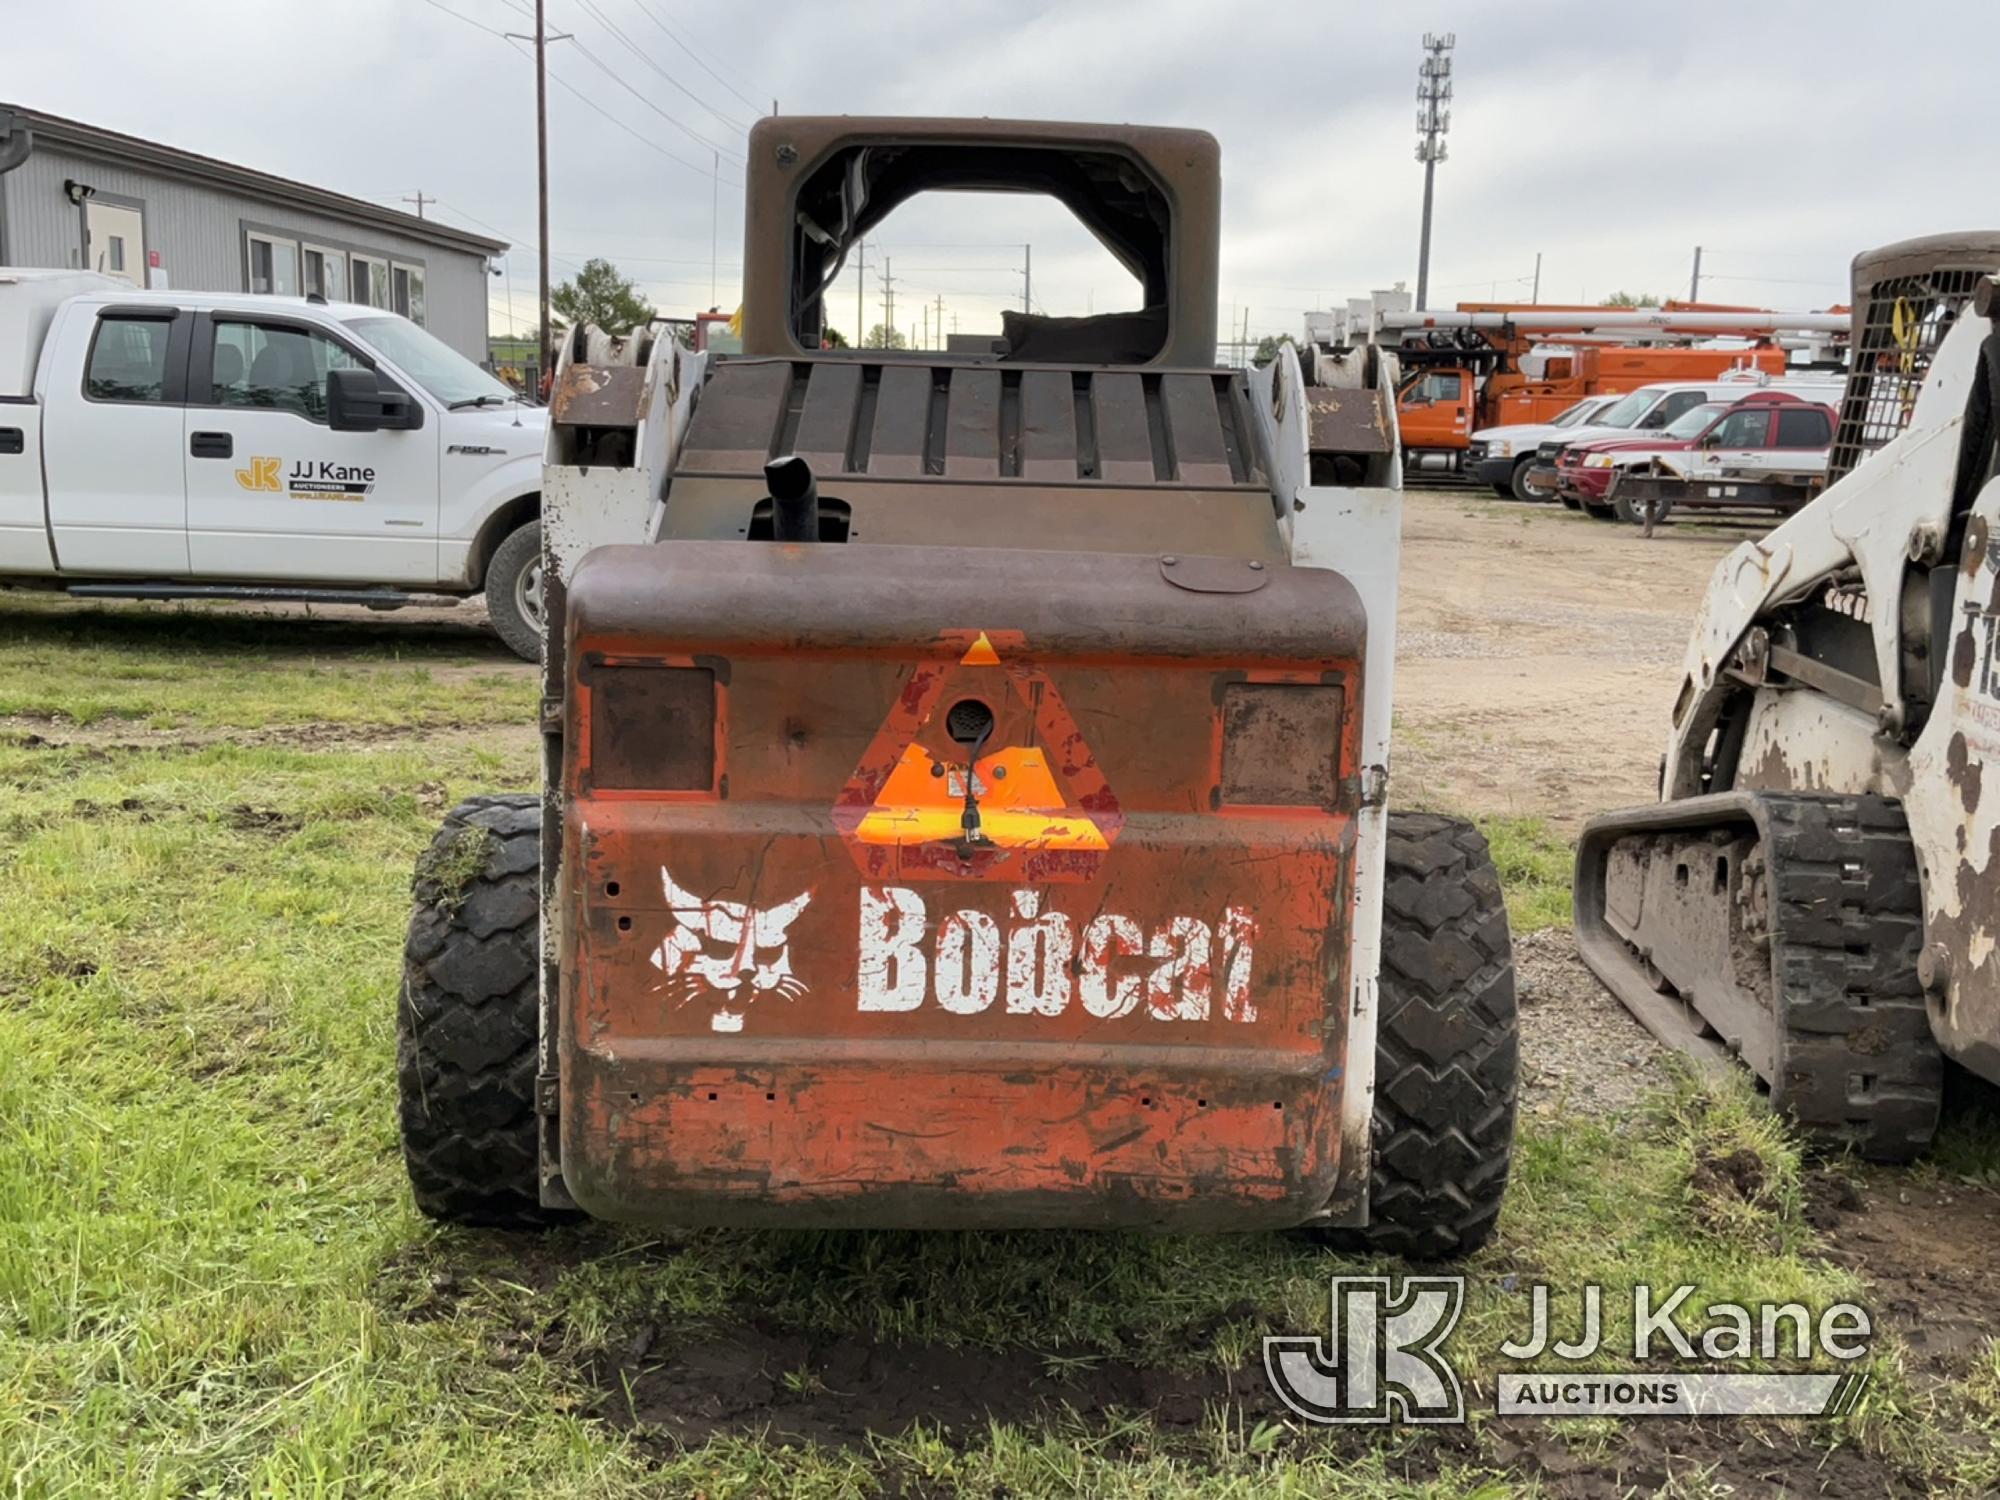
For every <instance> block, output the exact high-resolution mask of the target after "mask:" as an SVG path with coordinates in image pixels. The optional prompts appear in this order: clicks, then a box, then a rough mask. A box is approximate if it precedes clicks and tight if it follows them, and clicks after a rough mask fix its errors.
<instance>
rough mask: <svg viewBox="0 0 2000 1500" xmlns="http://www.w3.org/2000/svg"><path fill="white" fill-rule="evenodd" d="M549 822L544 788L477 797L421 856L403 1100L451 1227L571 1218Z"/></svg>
mask: <svg viewBox="0 0 2000 1500" xmlns="http://www.w3.org/2000/svg"><path fill="white" fill-rule="evenodd" d="M517 535H518V533H517ZM541 827H542V805H541V798H540V797H539V796H537V795H536V794H534V793H532V792H514V793H508V794H505V795H500V796H489V797H472V798H468V799H467V800H466V801H464V802H461V803H459V805H458V806H457V807H455V808H453V809H452V810H451V812H450V814H449V815H448V816H447V817H446V818H445V820H444V826H443V827H442V828H440V829H439V830H438V833H437V837H436V838H434V839H432V840H431V845H430V848H429V850H427V851H426V852H425V854H424V855H423V857H422V858H420V859H419V860H418V861H417V872H416V879H415V881H414V883H413V891H414V894H415V898H416V904H415V908H414V910H413V911H412V912H411V915H410V931H409V937H408V939H407V941H406V943H405V944H404V948H403V991H402V997H401V1000H400V1003H399V1004H398V1005H397V1007H396V1091H397V1095H398V1100H397V1103H398V1114H399V1116H400V1121H401V1125H402V1135H403V1162H404V1165H405V1166H406V1167H407V1168H408V1170H409V1174H410V1186H411V1188H412V1189H413V1190H414V1191H415V1195H416V1200H417V1207H418V1208H420V1209H422V1210H423V1211H424V1213H426V1214H428V1215H429V1216H430V1217H431V1218H433V1219H442V1220H445V1221H446V1222H448V1223H453V1224H484V1225H498V1226H505V1227H515V1228H524V1227H531V1226H536V1225H543V1224H551V1223H556V1222H559V1221H561V1220H563V1219H566V1218H569V1217H572V1215H569V1214H567V1213H564V1212H563V1211H560V1210H555V1209H545V1208H543V1207H542V1204H541V1194H540V1190H539V1187H538V1185H537V1184H538V1179H539V1169H538V1164H537V1144H536V1119H535V1073H536V1069H537V1066H538V1061H539V1057H538V1053H539V1042H538V1037H539V998H538V997H539V993H540V986H539V979H540V971H541V940H540V917H541V894H540V892H541Z"/></svg>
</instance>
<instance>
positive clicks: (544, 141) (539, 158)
mask: <svg viewBox="0 0 2000 1500" xmlns="http://www.w3.org/2000/svg"><path fill="white" fill-rule="evenodd" d="M547 11H548V0H535V34H534V35H533V36H531V37H528V36H522V35H521V34H520V33H519V32H514V31H510V32H508V33H507V37H508V39H509V40H510V41H517V42H533V43H534V44H535V182H536V186H537V196H538V198H539V205H538V209H537V217H538V220H539V223H538V226H537V229H538V242H537V244H536V247H535V258H536V260H537V261H538V262H540V267H541V282H542V295H541V302H542V328H541V342H540V344H539V345H538V346H537V347H538V348H539V349H540V351H541V353H540V356H539V358H540V372H541V378H542V379H543V380H545V381H546V380H548V379H549V378H550V375H551V373H552V366H553V365H554V363H555V355H554V349H553V347H552V344H551V340H550V338H549V43H550V42H566V41H568V40H569V38H570V33H568V32H567V31H559V32H557V33H556V34H555V35H554V36H550V35H549V23H548V14H547ZM433 201H435V200H433ZM535 394H537V395H540V394H541V393H540V392H539V391H538V392H536V393H535Z"/></svg>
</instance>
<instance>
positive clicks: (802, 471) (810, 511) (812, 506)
mask: <svg viewBox="0 0 2000 1500" xmlns="http://www.w3.org/2000/svg"><path fill="white" fill-rule="evenodd" d="M764 483H765V484H766V485H768V486H769V487H770V491H771V539H772V540H773V541H778V542H816V541H818V540H819V482H818V481H817V480H815V479H814V478H813V471H812V465H811V464H809V463H807V462H806V461H805V460H804V459H803V458H800V457H799V456H798V455H797V454H796V453H787V454H785V455H784V456H783V457H780V458H774V459H772V460H771V461H770V462H769V463H767V464H765V465H764Z"/></svg>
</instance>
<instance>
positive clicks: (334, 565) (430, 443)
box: [187, 312, 442, 584]
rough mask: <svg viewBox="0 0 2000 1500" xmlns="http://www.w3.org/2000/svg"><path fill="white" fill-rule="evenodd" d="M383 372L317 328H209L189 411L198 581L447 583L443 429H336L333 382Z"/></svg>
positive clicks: (196, 361) (230, 323)
mask: <svg viewBox="0 0 2000 1500" xmlns="http://www.w3.org/2000/svg"><path fill="white" fill-rule="evenodd" d="M374 363H375V361H374V359H373V358H372V357H371V356H370V355H369V354H368V353H367V352H366V351H364V350H363V348H362V347H361V346H360V345H359V344H356V343H354V342H352V341H350V340H349V339H348V338H346V337H345V336H344V335H342V334H341V333H339V332H338V331H337V330H334V329H332V328H328V327H326V326H325V325H323V324H320V323H316V322H312V321H308V320H304V319H297V320H295V319H291V318H287V317H284V316H283V315H272V314H265V313H261V312H260V313H242V314H238V313H233V312H216V313H213V314H209V313H204V314H202V315H201V317H200V319H199V322H198V324H197V327H196V328H195V331H194V352H193V358H192V359H191V361H190V363H189V371H188V385H189V404H188V408H187V454H188V457H187V495H188V501H187V505H188V509H187V515H188V557H189V561H190V563H191V564H192V567H193V570H194V572H195V574H196V575H197V576H198V577H202V578H245V579H248V578H257V579H266V580H270V581H274V582H276V581H324V582H336V583H353V584H368V583H403V584H423V583H436V582H437V581H438V548H437V528H438V431H439V428H440V427H441V425H442V424H441V423H438V422H436V421H429V422H426V423H425V424H424V426H423V427H421V428H419V429H417V430H416V431H410V432H401V431H399V432H335V431H334V430H333V429H332V428H331V427H329V426H328V425H327V419H326V376H327V371H328V370H332V369H340V368H343V367H353V366H366V365H373V364H374ZM419 399H421V398H419Z"/></svg>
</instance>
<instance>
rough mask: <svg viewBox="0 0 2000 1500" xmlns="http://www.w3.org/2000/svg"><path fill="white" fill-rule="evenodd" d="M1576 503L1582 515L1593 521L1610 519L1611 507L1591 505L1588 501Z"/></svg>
mask: <svg viewBox="0 0 2000 1500" xmlns="http://www.w3.org/2000/svg"><path fill="white" fill-rule="evenodd" d="M1577 503H1578V504H1579V505H1581V506H1582V507H1583V513H1584V514H1585V515H1586V516H1589V517H1590V519H1591V520H1593V521H1608V520H1610V519H1611V507H1610V506H1608V505H1593V504H1591V503H1590V502H1589V501H1588V500H1580V501H1578V502H1577Z"/></svg>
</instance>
